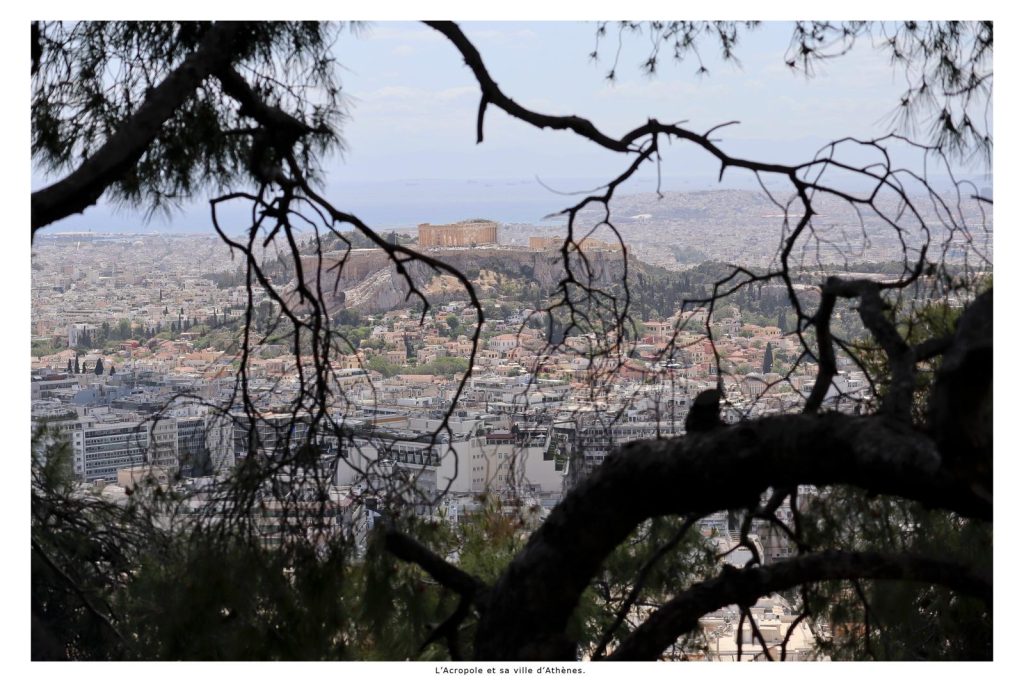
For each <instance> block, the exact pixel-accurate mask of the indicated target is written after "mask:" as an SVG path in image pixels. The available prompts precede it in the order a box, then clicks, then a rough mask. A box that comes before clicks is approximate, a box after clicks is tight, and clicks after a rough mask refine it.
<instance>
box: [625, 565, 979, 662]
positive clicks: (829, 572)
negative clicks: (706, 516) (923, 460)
mask: <svg viewBox="0 0 1024 682" xmlns="http://www.w3.org/2000/svg"><path fill="white" fill-rule="evenodd" d="M862 579H863V580H905V581H912V582H922V583H931V584H934V585H941V586H943V587H947V588H949V589H952V590H956V591H958V592H962V593H964V594H966V595H969V596H972V597H977V598H979V599H983V600H985V601H986V602H988V603H989V604H991V601H992V579H991V576H990V575H982V574H980V573H979V572H977V571H976V570H975V569H973V568H971V567H968V566H964V565H962V564H958V563H954V562H950V561H940V560H936V559H928V558H924V557H918V556H911V555H905V554H900V555H886V554H879V553H876V552H863V553H858V552H840V551H828V552H821V553H816V554H805V555H803V556H799V557H795V558H793V559H787V560H785V561H781V562H779V563H776V564H772V565H771V566H764V567H760V566H759V567H755V568H745V569H737V568H734V567H732V566H726V567H725V568H724V569H723V571H722V573H721V574H720V575H719V576H718V577H717V578H714V579H712V580H708V581H706V582H703V583H700V584H698V585H695V586H693V587H692V588H690V589H688V590H687V591H686V592H684V593H682V594H680V595H678V596H676V597H675V598H673V599H672V600H670V601H669V602H667V603H666V604H665V605H664V606H662V607H661V608H660V609H658V610H657V611H656V612H655V613H654V614H652V615H651V617H650V618H649V619H647V621H646V622H645V623H644V624H643V625H641V626H640V627H638V628H637V629H636V630H634V631H633V632H632V633H631V634H630V635H629V636H628V637H627V638H625V639H624V640H623V641H622V643H621V644H620V646H619V648H618V649H617V650H616V651H615V653H613V654H612V655H611V656H609V657H608V658H609V660H634V661H635V660H653V659H656V658H657V657H658V656H659V655H660V654H661V652H663V651H664V650H665V649H667V648H668V647H669V646H671V644H672V642H674V641H675V640H676V639H677V638H678V637H679V636H680V635H682V634H684V633H686V632H689V631H690V630H693V629H694V628H695V627H697V624H698V619H699V618H700V617H701V616H703V615H704V614H705V613H709V612H711V611H714V610H716V609H719V608H722V607H723V606H728V605H729V604H738V605H740V606H741V607H742V608H748V607H749V606H751V605H753V604H755V603H756V602H757V600H758V599H759V598H761V597H763V596H765V595H768V594H771V593H773V592H779V591H781V590H786V589H789V588H792V587H796V586H799V585H802V584H805V583H809V582H820V581H824V580H862Z"/></svg>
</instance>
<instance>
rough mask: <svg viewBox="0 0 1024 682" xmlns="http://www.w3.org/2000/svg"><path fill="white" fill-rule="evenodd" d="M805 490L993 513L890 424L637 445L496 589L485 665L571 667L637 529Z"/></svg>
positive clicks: (535, 541)
mask: <svg viewBox="0 0 1024 682" xmlns="http://www.w3.org/2000/svg"><path fill="white" fill-rule="evenodd" d="M798 484H809V485H819V486H822V485H840V484H846V485H854V486H859V487H861V488H863V489H865V490H867V491H869V492H873V493H877V494H887V495H897V496H902V497H905V498H908V499H912V500H917V501H919V502H922V503H923V504H925V505H927V506H932V507H938V508H944V509H949V510H952V511H956V512H958V513H960V514H962V515H965V516H970V517H978V518H982V519H990V518H991V515H992V507H991V501H990V500H986V499H985V498H984V497H982V496H979V495H977V494H976V493H975V492H974V491H972V490H971V489H970V488H969V486H968V485H967V484H966V483H965V482H964V481H962V480H960V479H958V478H957V477H955V476H953V475H951V474H950V473H949V472H947V471H946V470H944V469H943V468H942V467H941V461H940V457H939V453H938V451H937V449H936V447H935V444H934V443H932V442H931V441H930V440H929V439H928V438H927V437H925V436H923V435H922V434H921V433H920V432H919V431H915V430H914V429H912V428H911V427H910V426H909V425H905V424H903V423H901V422H896V421H894V420H891V419H888V418H885V417H853V416H849V415H841V414H835V413H829V414H818V415H783V416H773V417H766V418H763V419H759V420H757V421H752V422H747V423H741V424H739V425H736V426H731V427H728V428H724V429H719V430H716V431H713V432H710V433H707V434H701V435H699V436H685V437H681V438H674V439H666V440H655V441H642V442H637V443H632V444H629V445H626V446H625V447H623V448H621V449H620V450H618V451H616V452H614V453H612V454H611V455H609V456H608V457H607V458H606V459H605V461H604V463H603V464H602V466H601V467H600V468H599V469H597V471H595V472H594V473H593V474H592V475H591V476H590V477H589V478H588V479H586V480H585V481H584V482H583V483H581V484H580V485H579V486H578V487H577V488H575V489H574V490H573V491H572V492H570V493H569V494H568V495H567V496H566V497H565V499H564V500H563V501H562V503H561V504H560V505H559V506H558V507H556V508H555V509H554V511H552V513H551V515H550V516H549V517H548V518H547V520H546V521H545V523H544V525H543V526H541V528H540V529H538V530H537V531H536V532H535V533H534V535H533V536H532V537H531V539H530V542H529V543H528V544H527V546H526V547H525V548H524V549H523V551H522V552H520V554H519V555H518V556H517V557H516V558H515V559H514V560H513V561H512V563H511V564H510V566H509V567H508V569H507V570H506V571H505V573H504V574H503V575H502V577H501V578H499V580H498V581H497V582H496V583H495V585H494V587H493V588H492V589H491V592H490V595H491V596H490V598H489V599H488V600H487V612H486V615H485V616H484V617H483V618H482V619H481V622H480V626H479V628H478V631H477V654H478V656H480V657H481V658H485V659H496V660H512V659H547V660H551V659H566V658H571V657H573V656H574V650H573V648H572V647H568V648H567V647H566V641H565V638H564V630H565V627H566V624H567V622H568V619H569V617H570V615H571V614H572V611H573V609H574V608H575V606H576V603H577V601H578V599H579V596H580V594H582V592H583V590H584V589H586V586H587V585H588V584H589V583H590V581H591V580H592V578H593V576H594V575H596V574H597V572H598V570H599V569H600V566H601V564H602V562H603V561H604V559H605V557H607V556H608V555H609V554H610V553H611V552H612V551H613V550H614V548H615V547H617V546H618V545H619V544H620V543H621V542H622V541H623V540H624V539H625V538H626V537H627V536H628V535H629V533H630V532H632V531H633V529H635V528H636V527H637V525H639V524H640V523H642V522H643V521H644V520H645V519H648V518H652V517H655V516H665V515H669V514H677V515H688V514H708V513H711V512H714V511H718V510H721V509H734V508H742V507H746V506H747V505H749V502H750V500H751V499H757V497H759V496H760V495H761V493H762V492H763V491H764V490H766V489H768V488H786V487H793V486H796V485H798ZM594 528H600V529H601V532H600V533H595V532H593V529H594ZM510 624H512V626H510Z"/></svg>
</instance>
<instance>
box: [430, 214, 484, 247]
mask: <svg viewBox="0 0 1024 682" xmlns="http://www.w3.org/2000/svg"><path fill="white" fill-rule="evenodd" d="M497 243H498V223H496V222H494V221H493V220H480V219H473V220H463V221H461V222H457V223H452V224H450V225H431V224H430V223H423V224H421V225H420V226H419V245H420V246H421V247H424V248H427V247H434V246H480V245H483V244H497Z"/></svg>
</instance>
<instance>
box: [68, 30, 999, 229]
mask: <svg viewBox="0 0 1024 682" xmlns="http://www.w3.org/2000/svg"><path fill="white" fill-rule="evenodd" d="M594 27H595V24H594V23H593V22H476V23H474V22H467V23H464V24H463V29H464V30H465V31H466V33H467V34H468V35H469V37H470V38H471V39H472V40H473V42H474V43H475V44H476V45H477V47H478V48H479V50H480V52H481V54H482V55H483V58H484V60H485V63H486V64H487V66H488V68H489V69H490V71H491V74H492V76H493V77H494V78H495V80H496V81H497V82H498V83H499V84H500V86H501V87H502V88H503V90H504V91H505V92H506V93H507V94H508V95H509V96H511V97H512V98H513V99H515V100H517V101H518V102H520V103H522V104H524V105H525V106H527V107H531V108H533V109H536V110H538V111H543V112H546V113H552V114H569V113H576V114H580V115H584V116H587V117H589V118H591V120H593V121H594V122H595V123H596V124H597V125H598V126H599V127H600V128H601V129H603V130H605V131H607V132H608V133H610V134H612V135H619V134H622V133H623V132H625V131H626V130H629V129H631V128H633V127H635V126H637V125H640V124H642V123H643V122H644V121H646V119H647V118H648V117H656V118H659V119H661V120H666V121H679V120H684V119H685V120H687V121H689V124H688V125H690V126H691V127H692V128H693V129H695V130H698V131H703V130H706V129H707V128H709V127H711V126H713V125H716V124H718V123H722V122H724V121H728V120H733V119H738V120H740V121H741V125H738V126H733V127H730V128H728V129H726V130H723V131H722V133H721V137H722V140H723V144H724V146H725V148H726V150H727V151H729V152H731V153H735V154H740V155H744V156H748V157H751V158H757V159H763V160H772V161H786V162H797V161H801V160H805V159H807V158H810V156H811V155H812V154H813V153H814V151H815V150H816V149H817V148H818V147H820V146H821V144H823V143H824V142H826V141H828V140H830V139H833V138H836V137H841V136H845V135H854V136H861V137H873V136H879V135H882V134H884V133H886V132H888V131H889V128H890V126H889V123H888V121H889V114H890V113H891V112H892V110H893V109H894V108H895V105H896V103H897V102H898V96H899V93H900V92H901V91H902V88H901V85H900V78H901V76H900V74H894V72H893V71H892V69H891V68H890V67H889V65H888V63H887V61H886V58H885V57H884V55H883V54H881V53H880V52H878V51H876V50H874V49H872V48H871V47H870V46H869V45H868V44H867V43H866V42H865V43H864V44H862V45H860V46H858V48H857V49H856V50H855V51H854V52H853V53H851V54H849V55H847V56H845V57H843V58H842V59H839V60H835V61H832V62H829V63H828V64H827V65H826V67H825V68H823V69H820V70H819V71H818V73H817V74H816V76H815V77H814V78H812V79H807V78H805V77H803V76H802V75H799V74H796V73H793V72H792V71H790V69H788V68H787V67H786V66H785V64H784V59H783V57H784V54H785V51H786V47H787V45H788V42H789V35H790V30H791V24H789V23H787V22H768V23H765V24H763V25H762V26H761V27H760V28H758V29H756V30H754V31H750V32H744V33H743V35H742V38H741V42H740V46H739V49H738V50H737V54H738V57H739V59H740V62H741V66H737V65H734V64H732V63H725V62H723V61H722V60H721V59H720V58H719V57H718V50H717V48H716V46H715V45H714V43H713V42H708V43H705V44H703V45H702V48H701V49H702V56H703V58H704V62H705V64H706V65H707V66H708V67H709V68H710V69H711V74H710V75H708V76H704V77H698V76H697V75H695V71H696V68H697V63H696V61H694V60H693V58H692V56H691V57H689V58H688V59H687V60H686V61H685V62H684V63H682V64H676V63H673V62H672V61H671V60H670V59H667V58H666V59H664V60H663V61H662V67H661V69H660V70H659V72H658V74H657V75H656V76H655V77H653V78H652V77H648V76H645V75H644V74H642V73H641V71H640V69H639V64H640V63H641V62H642V61H643V59H644V58H645V57H646V54H647V49H648V47H647V39H646V38H645V37H644V36H633V37H631V38H628V39H627V40H626V41H625V42H624V47H623V51H622V54H621V56H620V60H619V62H620V65H619V68H618V71H617V73H618V79H617V81H616V82H615V83H609V82H608V81H607V80H605V78H604V74H605V72H606V71H607V68H608V66H609V63H610V59H611V57H612V54H613V49H614V46H615V38H614V36H609V37H608V38H606V40H605V42H604V44H603V48H604V49H603V50H602V54H603V55H604V57H605V58H604V60H603V61H602V62H600V63H597V64H595V63H594V62H592V61H591V60H590V59H589V58H588V54H589V52H590V51H591V50H592V49H593V45H594ZM336 53H337V56H338V60H339V63H340V64H341V65H342V68H343V72H342V83H343V90H344V92H345V93H346V97H347V101H348V104H349V114H350V118H349V120H348V121H346V123H345V124H344V126H343V129H342V130H343V136H344V138H345V140H346V144H347V147H348V151H347V152H346V153H345V154H344V155H343V156H341V157H337V158H332V159H330V160H329V161H328V163H327V164H326V165H327V167H328V173H327V187H328V194H329V196H330V198H331V199H332V200H334V201H335V202H336V203H337V204H338V205H339V207H341V208H344V209H345V210H349V211H353V212H356V213H357V214H359V215H360V216H361V217H363V219H364V220H366V221H367V222H369V223H370V224H373V225H377V226H393V225H413V224H415V223H417V222H423V221H429V222H443V221H447V220H455V219H458V218H460V217H468V216H470V215H482V214H486V215H487V216H488V217H492V218H495V219H497V220H502V221H524V222H525V221H531V222H532V221H535V220H539V219H540V218H541V217H542V216H543V215H545V214H547V213H550V212H552V211H555V210H558V209H559V208H561V207H563V206H564V205H565V202H566V199H565V198H564V197H559V196H557V195H555V194H552V193H550V192H549V191H547V190H546V189H544V188H543V186H542V185H541V184H540V183H539V182H538V178H539V179H540V180H541V181H543V182H544V183H545V184H547V185H549V186H552V187H555V188H557V189H559V190H563V191H574V190H581V189H587V188H589V187H591V186H593V185H595V184H597V183H599V182H602V181H605V180H607V179H609V178H610V177H613V176H614V175H615V174H617V173H618V172H620V171H621V170H622V169H623V168H624V167H625V162H626V160H625V159H624V158H622V157H621V156H619V155H616V154H613V153H610V152H605V151H602V150H600V149H598V148H596V147H595V146H594V145H592V144H589V143H586V142H583V141H580V140H579V139H578V138H576V137H575V136H573V135H572V134H570V133H566V132H554V131H540V130H537V129H535V128H532V127H530V126H528V125H526V124H524V123H522V122H519V121H516V120H514V119H511V118H510V117H508V116H507V115H505V114H504V113H502V112H501V111H499V110H497V109H495V108H493V107H492V108H490V109H489V110H488V116H487V121H486V127H485V138H486V139H485V142H484V144H482V145H477V144H476V143H475V117H476V111H477V104H478V92H479V91H478V88H477V86H476V84H475V81H474V80H473V78H472V75H471V73H470V71H469V69H468V68H466V67H465V66H464V65H463V63H462V59H461V57H460V56H459V54H458V53H457V52H456V50H455V48H454V47H453V46H452V45H451V44H449V43H448V42H447V41H446V39H444V38H443V37H442V36H441V35H440V34H438V33H436V32H435V31H434V30H432V29H430V28H428V27H426V26H424V25H422V24H417V23H409V22H376V23H372V24H370V25H368V26H367V27H366V28H365V29H364V30H362V31H360V32H358V33H357V34H353V33H349V32H345V33H343V34H342V37H341V38H340V40H339V41H338V43H337V46H336ZM666 57H667V55H666ZM972 171H973V172H980V171H979V169H972ZM662 174H663V183H664V184H663V188H664V189H666V190H687V189H703V188H708V187H713V186H717V167H716V165H715V164H714V163H713V161H712V160H711V159H710V158H708V157H707V155H706V154H703V153H701V152H697V151H695V150H693V149H690V148H688V146H687V145H681V144H678V143H677V144H676V145H675V146H674V148H672V149H668V150H665V152H664V164H663V166H662ZM654 178H655V173H654V168H653V166H652V167H651V168H650V169H648V170H646V171H645V172H644V174H643V175H642V176H641V177H640V178H638V179H637V180H636V181H635V182H632V183H631V184H630V185H629V186H627V187H626V188H624V189H625V190H626V191H645V190H646V191H649V190H651V189H653V187H654ZM724 184H725V186H728V187H736V186H740V187H752V186H753V185H752V178H750V177H749V176H746V175H744V174H742V173H738V172H737V173H735V174H727V176H726V178H725V183H724ZM150 227H152V228H156V229H167V230H176V231H193V230H199V231H201V230H208V229H210V228H209V222H208V217H207V208H206V206H205V202H202V203H201V204H199V205H197V206H196V207H186V208H185V210H184V211H183V212H181V213H178V214H176V215H175V216H173V217H172V218H171V219H170V220H164V219H156V220H154V221H153V222H152V223H151V225H150ZM138 228H143V229H145V228H144V227H143V226H142V225H141V223H140V220H139V218H138V215H137V214H135V213H133V212H128V213H125V212H121V213H118V214H116V215H112V214H111V212H110V211H109V209H107V208H106V207H104V206H98V207H95V208H93V209H90V210H89V211H87V212H86V214H85V215H83V216H78V217H74V218H69V219H67V220H65V221H63V222H62V223H60V224H59V225H54V226H53V227H52V228H51V229H53V230H54V231H60V230H79V229H92V230H96V231H104V230H108V229H119V230H124V229H138Z"/></svg>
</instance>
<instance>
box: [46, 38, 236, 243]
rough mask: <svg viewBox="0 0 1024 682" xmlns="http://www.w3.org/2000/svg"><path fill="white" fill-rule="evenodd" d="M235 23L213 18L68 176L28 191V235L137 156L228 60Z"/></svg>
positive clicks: (78, 205)
mask: <svg viewBox="0 0 1024 682" xmlns="http://www.w3.org/2000/svg"><path fill="white" fill-rule="evenodd" d="M238 30H239V25H238V23H237V22H217V23H216V24H214V25H213V27H212V28H210V29H209V31H208V32H207V34H206V35H205V36H204V37H203V39H202V41H201V42H200V43H199V46H198V47H197V48H196V51H195V52H194V53H193V54H192V55H190V56H189V57H187V58H186V59H185V60H184V61H183V62H182V63H181V65H180V66H178V67H177V68H176V69H174V70H173V71H172V72H171V73H170V74H168V75H167V77H166V78H165V79H164V80H163V81H162V82H161V83H160V84H159V85H157V86H156V87H154V88H153V89H152V91H151V92H150V93H149V96H148V97H147V98H146V100H145V101H144V102H143V103H142V104H141V105H140V106H139V108H138V109H137V110H136V111H135V113H134V114H132V115H131V116H130V117H129V118H128V119H127V120H125V122H124V123H123V124H122V125H121V126H120V128H118V130H117V132H115V133H114V134H113V135H111V136H110V138H109V139H107V141H106V142H105V143H104V144H103V146H101V147H100V148H99V149H97V150H96V152H95V153H93V154H92V155H91V156H90V157H89V158H87V159H86V160H85V161H83V162H82V164H81V165H80V166H79V167H78V168H76V169H75V170H74V171H73V172H72V173H71V174H69V175H68V176H67V177H65V178H63V179H62V180H60V181H58V182H55V183H54V184H52V185H50V186H49V187H44V188H43V189H40V190H37V191H35V192H33V193H32V234H33V235H35V233H36V230H38V229H40V228H42V227H46V226H47V225H49V224H50V223H52V222H54V221H56V220H60V219H61V218H66V217H67V216H69V215H73V214H75V213H81V212H82V211H84V210H85V209H86V208H88V207H89V206H92V205H93V204H95V203H96V202H97V201H98V200H99V198H100V196H101V195H102V194H103V192H104V191H105V190H106V189H107V188H108V187H109V186H110V185H111V184H113V183H114V182H116V181H117V180H118V179H120V178H121V177H122V176H123V175H124V173H125V172H126V171H128V170H129V169H130V168H131V167H132V166H134V165H135V163H136V162H137V161H138V160H139V159H140V158H141V157H142V155H143V153H145V151H146V149H147V148H148V147H149V145H150V144H151V143H152V142H153V140H154V139H156V136H157V134H158V133H159V132H160V128H161V127H162V126H163V125H164V123H165V122H166V121H167V120H168V119H170V118H171V116H173V115H174V112H175V111H177V110H178V109H179V108H180V107H181V105H182V104H183V103H184V102H185V101H186V100H187V99H188V98H189V97H191V96H192V94H193V93H194V92H195V90H196V88H197V87H198V86H199V84H200V83H202V82H203V81H204V80H205V79H206V78H207V77H208V76H209V75H210V74H211V73H213V71H214V70H216V69H218V68H220V67H222V66H224V65H226V64H229V63H230V62H231V60H232V59H233V58H234V56H235V55H234V51H233V45H234V42H235V41H234V37H235V35H236V34H237V33H238Z"/></svg>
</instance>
